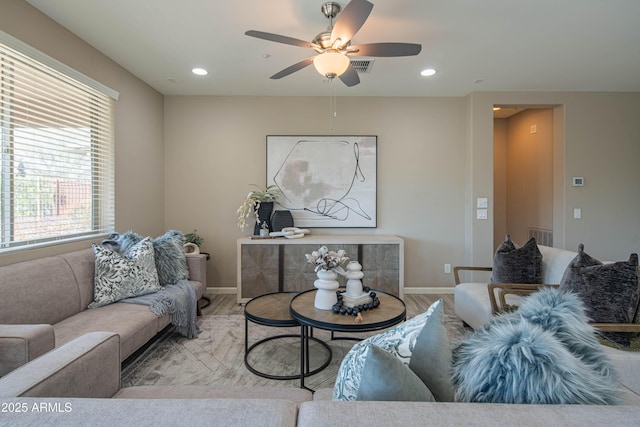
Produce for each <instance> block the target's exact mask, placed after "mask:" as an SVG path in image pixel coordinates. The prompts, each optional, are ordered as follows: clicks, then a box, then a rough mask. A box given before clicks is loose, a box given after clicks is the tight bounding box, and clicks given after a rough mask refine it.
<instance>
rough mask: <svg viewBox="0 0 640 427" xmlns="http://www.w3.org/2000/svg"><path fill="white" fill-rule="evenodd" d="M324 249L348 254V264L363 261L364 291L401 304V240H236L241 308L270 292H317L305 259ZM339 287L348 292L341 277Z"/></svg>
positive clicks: (322, 237) (320, 237)
mask: <svg viewBox="0 0 640 427" xmlns="http://www.w3.org/2000/svg"><path fill="white" fill-rule="evenodd" d="M321 246H326V247H327V248H329V250H332V251H338V250H339V249H344V250H345V251H346V252H347V257H348V258H349V261H354V260H357V261H359V262H360V264H362V272H363V273H364V278H363V279H362V284H363V285H364V286H369V287H370V288H372V289H378V290H381V291H384V292H387V293H390V294H392V295H395V296H397V297H399V298H403V295H404V240H403V239H401V238H400V237H397V236H390V235H383V236H370V235H355V236H340V235H315V234H312V235H306V236H305V237H303V238H301V239H286V238H277V239H251V238H249V237H243V238H240V239H238V242H237V251H238V254H237V287H238V303H244V302H247V301H248V300H250V299H251V298H254V297H257V296H259V295H264V294H267V293H271V292H283V291H284V292H286V291H306V290H309V289H313V288H314V286H313V282H314V281H315V280H316V279H317V276H316V273H315V272H314V271H313V267H312V266H311V265H310V264H308V263H307V260H306V258H305V254H310V253H311V252H313V251H315V250H317V249H318V248H319V247H321ZM347 262H348V261H347ZM345 265H346V263H345ZM338 281H339V282H340V284H341V286H344V285H345V282H346V279H345V278H344V277H342V276H339V277H338Z"/></svg>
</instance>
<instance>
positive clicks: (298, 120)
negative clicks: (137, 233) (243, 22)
mask: <svg viewBox="0 0 640 427" xmlns="http://www.w3.org/2000/svg"><path fill="white" fill-rule="evenodd" d="M328 105H329V100H328V98H325V97H319V98H307V97H292V98H287V97H265V98H263V97H177V96H169V97H166V101H165V144H166V177H165V178H166V183H165V188H166V197H165V206H166V211H165V218H166V225H167V226H168V227H176V228H181V229H183V230H190V229H192V228H197V229H198V231H199V232H201V233H202V235H203V237H204V239H205V244H204V250H206V251H209V252H211V253H212V255H213V262H210V263H209V270H208V273H209V277H210V278H211V280H212V282H213V284H214V286H222V287H232V286H235V283H236V273H235V267H236V256H235V250H236V240H237V239H238V238H239V237H241V236H242V235H243V234H242V233H241V232H240V230H239V229H238V228H237V226H236V215H235V213H236V209H237V208H238V206H239V205H240V203H241V202H242V199H243V198H244V196H245V195H246V194H247V192H248V191H249V190H250V187H249V184H258V185H264V183H265V179H266V176H265V175H266V171H265V168H266V142H265V137H266V135H283V134H285V135H323V134H324V135H326V134H334V135H341V134H342V135H358V134H366V135H377V136H378V150H377V152H378V169H377V172H378V187H377V188H378V192H377V197H378V228H376V229H348V230H341V229H315V230H313V232H314V233H327V234H329V233H330V234H337V233H347V234H371V233H377V234H396V235H399V236H401V237H403V238H404V239H405V285H406V286H407V287H425V286H431V287H439V286H447V287H448V286H451V285H452V284H453V279H452V276H451V274H447V275H445V274H444V273H443V267H444V264H445V263H450V264H455V263H456V262H459V261H461V260H462V258H463V247H464V246H463V242H464V229H463V227H462V224H463V219H464V193H463V189H464V167H463V161H464V131H465V129H464V116H465V103H464V99H462V98H445V99H442V98H342V97H341V98H339V99H338V117H337V119H336V120H335V123H334V131H333V132H330V131H329V129H328V125H329V111H328ZM245 234H246V232H245Z"/></svg>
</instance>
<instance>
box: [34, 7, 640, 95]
mask: <svg viewBox="0 0 640 427" xmlns="http://www.w3.org/2000/svg"><path fill="white" fill-rule="evenodd" d="M27 1H28V2H29V3H30V4H32V5H33V6H35V7H37V8H38V9H40V10H41V11H42V12H44V13H45V14H47V15H49V16H50V17H51V18H53V19H54V20H56V21H58V22H59V23H60V24H62V25H63V26H65V27H66V28H68V29H69V30H70V31H71V32H73V33H75V34H76V35H78V36H79V37H80V38H82V39H83V40H85V41H87V42H88V43H89V44H91V45H93V46H94V47H95V48H97V49H98V50H100V51H101V52H103V53H104V54H105V55H107V56H109V57H110V58H112V59H113V60H114V61H115V62H117V63H119V64H120V65H122V66H123V67H124V68H126V69H127V70H129V71H130V72H132V73H133V74H134V75H136V76H137V77H138V78H140V79H142V80H143V81H145V82H147V83H148V84H149V85H151V86H152V87H154V88H155V89H157V90H158V91H159V92H161V93H163V94H166V95H265V96H273V95H318V96H326V95H327V94H328V92H329V84H328V83H327V81H326V80H325V79H323V78H322V77H321V76H320V75H319V74H317V72H316V71H315V70H314V68H313V66H310V67H307V68H305V69H303V70H301V71H298V72H296V73H294V74H292V75H290V76H288V77H285V78H283V79H280V80H271V79H269V77H270V76H271V75H272V74H274V73H276V72H278V71H280V70H281V69H283V68H285V67H287V66H289V65H292V64H294V63H296V62H298V61H301V60H303V59H305V58H307V57H309V56H312V55H313V54H314V52H313V51H312V50H310V49H305V48H301V47H296V46H289V45H283V44H278V43H273V42H268V41H265V40H260V39H256V38H252V37H248V36H245V35H244V32H245V31H247V30H260V31H266V32H271V33H276V34H281V35H285V36H290V37H294V38H298V39H302V40H308V41H311V39H313V37H314V36H315V35H316V34H317V33H319V32H321V31H324V30H325V28H326V27H327V25H328V21H327V20H326V18H325V17H324V16H323V15H322V13H321V12H320V6H321V5H322V4H323V3H324V2H323V1H322V0H277V1H265V0H236V1H228V0H227V1H223V0H27ZM371 1H372V3H374V8H373V11H372V12H371V15H370V16H369V19H368V20H367V22H366V23H365V24H364V26H363V27H362V28H361V30H360V31H359V32H358V33H357V34H356V35H355V37H354V38H353V44H362V43H374V42H385V41H393V42H408V43H421V44H422V52H421V53H420V54H419V55H417V56H414V57H403V58H377V59H376V60H375V63H374V65H373V68H372V70H371V73H369V74H361V75H360V80H361V83H360V84H359V85H357V86H354V87H352V88H347V87H346V86H344V85H343V84H342V83H341V82H338V81H336V83H338V89H337V95H338V96H464V95H467V94H468V93H470V92H478V91H634V92H635V91H640V24H639V23H638V19H639V18H640V1H638V0H393V1H392V0H371ZM338 3H340V4H341V5H342V6H343V7H344V6H345V5H346V3H347V0H339V1H338ZM266 55H268V58H265V57H264V56H266ZM195 66H200V67H205V68H207V69H208V70H209V75H208V76H206V77H197V76H194V75H192V74H191V71H190V70H191V69H192V68H193V67H195ZM427 67H433V68H435V69H437V70H438V73H437V74H436V75H435V76H433V77H429V78H425V77H421V76H420V74H419V73H420V71H421V70H422V69H424V68H427Z"/></svg>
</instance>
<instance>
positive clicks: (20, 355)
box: [0, 325, 56, 377]
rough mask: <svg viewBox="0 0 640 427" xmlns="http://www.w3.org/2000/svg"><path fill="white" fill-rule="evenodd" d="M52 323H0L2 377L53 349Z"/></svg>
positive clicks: (0, 367) (0, 375)
mask: <svg viewBox="0 0 640 427" xmlns="http://www.w3.org/2000/svg"><path fill="white" fill-rule="evenodd" d="M55 345H56V338H55V334H54V332H53V326H51V325H0V377H2V376H4V375H6V374H8V373H9V372H11V371H13V370H14V369H17V368H19V367H20V366H22V365H24V364H25V363H28V362H30V361H31V360H33V359H35V358H36V357H39V356H42V355H43V354H45V353H46V352H48V351H51V350H53V348H54V347H55Z"/></svg>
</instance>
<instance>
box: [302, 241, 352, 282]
mask: <svg viewBox="0 0 640 427" xmlns="http://www.w3.org/2000/svg"><path fill="white" fill-rule="evenodd" d="M346 254H347V252H346V251H345V250H344V249H340V250H339V251H338V252H334V251H330V250H329V249H327V247H326V246H322V247H321V248H320V249H318V250H317V251H313V252H312V253H311V254H305V257H306V258H307V262H308V263H309V264H311V265H313V266H314V271H315V272H316V273H317V272H318V270H321V269H322V270H334V271H335V272H337V273H338V274H342V275H344V269H343V268H342V267H341V265H342V264H344V263H345V262H346V261H347V260H348V259H349V258H347V257H346V256H345V255H346Z"/></svg>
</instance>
